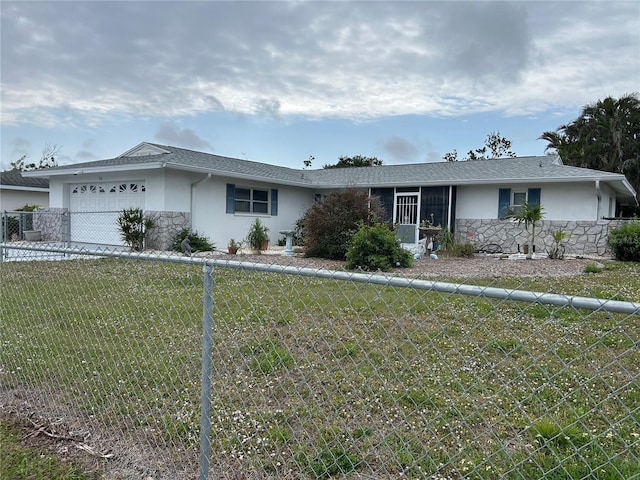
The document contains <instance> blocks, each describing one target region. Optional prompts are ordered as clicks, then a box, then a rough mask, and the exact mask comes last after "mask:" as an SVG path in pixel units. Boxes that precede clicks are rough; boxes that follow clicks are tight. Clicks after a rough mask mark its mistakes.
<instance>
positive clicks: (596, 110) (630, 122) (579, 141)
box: [540, 93, 640, 192]
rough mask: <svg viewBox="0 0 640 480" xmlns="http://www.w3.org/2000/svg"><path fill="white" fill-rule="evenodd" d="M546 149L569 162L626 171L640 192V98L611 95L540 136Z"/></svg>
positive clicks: (607, 169)
mask: <svg viewBox="0 0 640 480" xmlns="http://www.w3.org/2000/svg"><path fill="white" fill-rule="evenodd" d="M540 139H541V140H545V141H546V142H547V143H548V144H547V147H546V148H545V151H552V152H556V153H557V154H558V155H559V156H560V158H561V159H562V161H563V162H564V164H565V165H573V166H577V167H585V168H593V169H596V170H603V171H605V172H614V173H623V174H624V175H625V176H626V177H627V179H628V180H629V183H631V185H632V186H633V187H634V189H635V190H636V192H638V191H640V97H639V96H638V94H637V93H632V94H626V95H623V96H622V97H621V98H619V99H615V98H612V97H607V98H605V99H604V100H598V101H597V102H595V103H592V104H589V105H586V106H584V107H583V108H582V111H581V113H580V116H579V117H578V118H576V119H575V120H573V121H572V122H569V123H567V124H566V125H561V126H560V127H558V128H557V129H556V130H555V131H549V132H544V133H543V134H542V135H541V136H540Z"/></svg>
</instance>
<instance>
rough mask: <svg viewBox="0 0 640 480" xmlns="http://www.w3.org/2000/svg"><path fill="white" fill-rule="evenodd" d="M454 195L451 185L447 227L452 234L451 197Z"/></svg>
mask: <svg viewBox="0 0 640 480" xmlns="http://www.w3.org/2000/svg"><path fill="white" fill-rule="evenodd" d="M452 195H453V186H452V185H449V201H448V202H447V203H448V205H447V227H448V228H449V231H450V232H451V231H452V229H451V203H452V200H451V196H452Z"/></svg>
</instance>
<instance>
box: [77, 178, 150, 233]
mask: <svg viewBox="0 0 640 480" xmlns="http://www.w3.org/2000/svg"><path fill="white" fill-rule="evenodd" d="M145 190H146V189H145V185H144V182H142V181H131V180H126V181H124V180H123V181H117V182H92V183H89V182H87V183H77V184H72V185H70V188H69V212H70V229H71V241H72V242H81V243H99V244H105V245H122V244H123V241H122V238H121V237H120V233H119V231H118V216H119V215H120V212H121V211H122V210H123V209H125V208H144V205H145Z"/></svg>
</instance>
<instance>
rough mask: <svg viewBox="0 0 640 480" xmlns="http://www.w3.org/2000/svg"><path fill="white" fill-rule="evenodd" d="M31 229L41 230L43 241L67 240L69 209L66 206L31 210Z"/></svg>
mask: <svg viewBox="0 0 640 480" xmlns="http://www.w3.org/2000/svg"><path fill="white" fill-rule="evenodd" d="M33 229H34V230H40V232H42V240H43V241H45V242H66V241H69V232H70V231H69V211H68V209H66V208H43V209H38V210H37V211H35V212H33Z"/></svg>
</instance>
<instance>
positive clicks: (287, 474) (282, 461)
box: [0, 244, 640, 479]
mask: <svg viewBox="0 0 640 480" xmlns="http://www.w3.org/2000/svg"><path fill="white" fill-rule="evenodd" d="M2 248H3V249H4V250H5V251H4V253H3V252H0V258H4V259H5V260H7V259H19V258H20V257H21V256H24V257H25V258H34V256H35V255H36V254H38V255H42V256H46V257H47V258H50V257H51V256H54V255H55V256H57V258H58V259H61V260H68V261H56V262H52V261H30V262H24V261H22V262H20V261H16V262H13V261H4V262H2V263H0V281H1V284H2V288H1V289H0V311H1V313H2V323H1V324H0V347H1V349H0V379H1V382H2V383H1V387H0V400H1V402H0V403H1V405H2V410H3V411H8V412H10V413H13V414H16V415H18V416H23V417H26V416H29V418H31V419H35V418H38V419H39V420H38V421H39V422H40V424H43V425H50V426H51V428H53V425H55V428H56V429H58V431H61V430H62V429H64V430H65V431H66V433H67V434H66V435H65V436H66V437H68V438H72V439H73V440H69V441H71V442H73V443H74V444H76V445H77V446H80V445H82V446H85V447H86V448H88V449H90V450H91V451H92V452H94V456H96V457H97V458H101V460H100V463H99V464H98V467H99V468H100V469H103V470H104V471H107V472H108V476H107V478H131V477H135V476H137V477H140V476H142V477H143V478H144V476H151V477H152V478H154V479H159V478H172V479H173V478H194V477H195V476H197V474H198V472H200V477H201V478H229V479H239V478H292V479H293V478H296V479H297V478H330V477H340V478H354V479H355V478H398V477H407V478H434V479H435V478H437V479H454V478H484V479H493V478H514V479H529V478H575V479H587V478H625V479H626V478H640V476H639V475H640V474H639V473H638V472H640V439H639V437H640V389H639V388H638V387H639V385H638V379H639V378H640V377H639V373H640V353H639V349H638V339H639V338H640V322H639V319H640V304H638V303H633V302H626V301H621V300H619V299H615V300H614V299H598V298H592V297H589V296H588V295H580V296H568V295H559V294H557V293H550V292H531V291H521V290H518V289H505V288H496V287H490V286H481V285H465V284H461V283H447V282H440V281H427V280H421V279H415V278H404V277H399V276H391V275H374V274H365V273H351V272H342V271H330V270H317V269H311V268H300V267H294V266H287V265H278V264H275V263H269V258H268V257H266V256H265V257H264V263H248V262H242V261H228V260H227V258H232V257H210V258H193V257H192V258H187V257H182V256H178V255H170V254H147V253H128V252H122V251H117V250H116V249H109V248H99V249H92V250H86V249H80V250H79V249H69V248H64V246H63V245H59V244H58V245H48V246H46V245H44V246H43V245H37V244H20V245H16V244H5V245H3V246H2ZM7 251H10V252H11V254H10V255H7ZM102 457H104V459H102Z"/></svg>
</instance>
